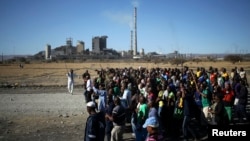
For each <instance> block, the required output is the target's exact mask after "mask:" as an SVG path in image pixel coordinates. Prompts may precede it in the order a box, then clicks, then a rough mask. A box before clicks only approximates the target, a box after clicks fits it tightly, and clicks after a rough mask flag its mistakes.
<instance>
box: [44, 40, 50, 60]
mask: <svg viewBox="0 0 250 141" xmlns="http://www.w3.org/2000/svg"><path fill="white" fill-rule="evenodd" d="M50 58H51V45H50V44H47V45H46V47H45V59H46V60H48V59H50Z"/></svg>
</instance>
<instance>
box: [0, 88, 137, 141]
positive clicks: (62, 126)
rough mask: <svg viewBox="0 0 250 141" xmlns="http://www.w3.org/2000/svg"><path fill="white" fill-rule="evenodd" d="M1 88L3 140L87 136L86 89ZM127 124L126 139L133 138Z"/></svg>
mask: <svg viewBox="0 0 250 141" xmlns="http://www.w3.org/2000/svg"><path fill="white" fill-rule="evenodd" d="M65 90H66V88H64V87H61V88H50V87H48V88H16V89H14V88H11V89H7V88H1V89H0V141H17V140H18V141H80V140H83V136H84V128H85V122H86V118H87V116H88V114H87V112H86V106H85V103H84V98H83V95H82V89H81V88H77V89H75V92H74V94H73V95H70V94H68V93H66V92H65ZM129 129H130V127H127V131H126V134H125V135H124V139H125V140H127V141H128V140H133V138H131V132H130V130H129Z"/></svg>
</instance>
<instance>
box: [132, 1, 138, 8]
mask: <svg viewBox="0 0 250 141" xmlns="http://www.w3.org/2000/svg"><path fill="white" fill-rule="evenodd" d="M131 3H132V6H133V7H139V0H132V2H131Z"/></svg>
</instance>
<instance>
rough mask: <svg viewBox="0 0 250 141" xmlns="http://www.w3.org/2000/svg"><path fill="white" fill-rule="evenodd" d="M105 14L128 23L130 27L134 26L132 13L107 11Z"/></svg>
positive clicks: (112, 18) (125, 23) (115, 20)
mask: <svg viewBox="0 0 250 141" xmlns="http://www.w3.org/2000/svg"><path fill="white" fill-rule="evenodd" d="M104 16H105V17H107V18H108V19H110V20H111V21H114V22H116V23H119V24H124V25H128V26H129V28H130V29H132V27H133V17H132V16H131V14H130V13H127V12H117V11H116V12H112V11H106V12H104Z"/></svg>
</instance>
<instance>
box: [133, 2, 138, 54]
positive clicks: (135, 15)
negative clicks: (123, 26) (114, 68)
mask: <svg viewBox="0 0 250 141" xmlns="http://www.w3.org/2000/svg"><path fill="white" fill-rule="evenodd" d="M134 12H135V13H134V24H135V25H134V26H135V27H134V28H135V29H134V30H135V41H134V42H135V45H134V50H133V55H134V56H135V55H137V26H136V24H137V23H136V21H137V10H136V7H135V11H134Z"/></svg>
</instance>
